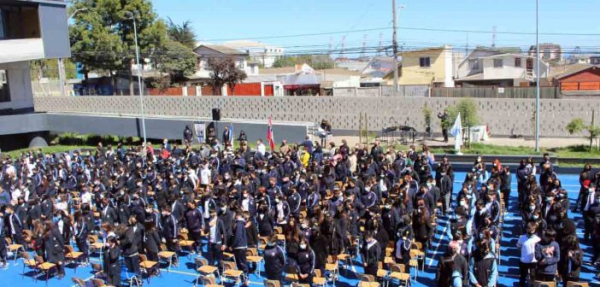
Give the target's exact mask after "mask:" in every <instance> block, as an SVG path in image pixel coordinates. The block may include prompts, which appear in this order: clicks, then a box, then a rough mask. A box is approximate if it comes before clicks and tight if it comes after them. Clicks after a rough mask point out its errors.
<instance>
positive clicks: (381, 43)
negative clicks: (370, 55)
mask: <svg viewBox="0 0 600 287" xmlns="http://www.w3.org/2000/svg"><path fill="white" fill-rule="evenodd" d="M382 50H383V33H379V48H378V49H377V57H379V56H381V51H382Z"/></svg>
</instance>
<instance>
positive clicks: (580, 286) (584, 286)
mask: <svg viewBox="0 0 600 287" xmlns="http://www.w3.org/2000/svg"><path fill="white" fill-rule="evenodd" d="M567 287H589V283H587V282H571V281H569V282H568V283H567Z"/></svg>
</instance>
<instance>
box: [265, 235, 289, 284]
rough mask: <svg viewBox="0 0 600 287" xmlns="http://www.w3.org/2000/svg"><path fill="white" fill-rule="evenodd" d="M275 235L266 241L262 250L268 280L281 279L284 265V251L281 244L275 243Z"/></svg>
mask: <svg viewBox="0 0 600 287" xmlns="http://www.w3.org/2000/svg"><path fill="white" fill-rule="evenodd" d="M277 242H278V241H277V236H276V235H273V236H271V238H270V239H269V242H268V243H267V247H266V248H265V250H264V252H263V258H264V260H265V274H266V275H267V279H269V280H277V281H279V280H281V275H282V273H283V267H284V266H285V263H286V262H285V252H284V251H283V248H281V246H279V245H277Z"/></svg>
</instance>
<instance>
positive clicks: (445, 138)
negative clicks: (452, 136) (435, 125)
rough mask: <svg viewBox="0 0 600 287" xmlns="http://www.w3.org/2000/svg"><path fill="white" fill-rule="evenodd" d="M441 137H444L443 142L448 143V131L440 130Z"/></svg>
mask: <svg viewBox="0 0 600 287" xmlns="http://www.w3.org/2000/svg"><path fill="white" fill-rule="evenodd" d="M442 135H443V136H444V141H445V142H448V129H442Z"/></svg>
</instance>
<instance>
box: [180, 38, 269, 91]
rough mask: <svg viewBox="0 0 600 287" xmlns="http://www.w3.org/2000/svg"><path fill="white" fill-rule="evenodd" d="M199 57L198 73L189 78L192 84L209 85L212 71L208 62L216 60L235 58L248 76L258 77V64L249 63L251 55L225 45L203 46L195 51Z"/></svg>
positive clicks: (238, 65)
mask: <svg viewBox="0 0 600 287" xmlns="http://www.w3.org/2000/svg"><path fill="white" fill-rule="evenodd" d="M194 52H195V53H196V54H197V55H198V64H197V65H198V66H197V71H196V73H194V74H193V75H192V76H190V77H188V78H189V82H190V83H208V82H210V75H211V73H212V71H211V69H210V68H209V67H208V60H209V59H214V58H217V59H219V58H221V59H224V58H233V60H234V61H235V65H236V67H238V68H239V69H241V70H243V71H245V72H246V74H247V75H248V76H250V75H258V74H259V69H258V63H256V62H249V61H248V57H249V54H248V53H247V52H244V51H240V50H237V49H233V48H230V47H227V46H223V45H212V44H202V45H200V46H198V47H196V48H195V49H194Z"/></svg>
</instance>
